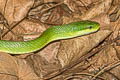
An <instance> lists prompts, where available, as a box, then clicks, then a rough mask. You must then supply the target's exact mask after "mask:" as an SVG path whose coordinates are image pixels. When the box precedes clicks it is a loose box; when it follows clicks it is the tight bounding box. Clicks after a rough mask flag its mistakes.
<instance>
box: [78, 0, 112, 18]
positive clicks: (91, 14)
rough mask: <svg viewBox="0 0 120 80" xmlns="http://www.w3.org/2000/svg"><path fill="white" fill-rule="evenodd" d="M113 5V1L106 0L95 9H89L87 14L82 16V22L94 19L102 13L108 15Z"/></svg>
mask: <svg viewBox="0 0 120 80" xmlns="http://www.w3.org/2000/svg"><path fill="white" fill-rule="evenodd" d="M111 3H112V0H104V1H102V2H101V3H99V4H97V5H95V6H94V7H93V8H91V9H89V10H88V11H87V12H86V13H84V14H83V15H82V16H80V18H81V19H82V20H87V19H91V18H94V17H96V16H98V15H100V14H102V13H106V12H107V11H108V10H109V8H110V5H111Z"/></svg>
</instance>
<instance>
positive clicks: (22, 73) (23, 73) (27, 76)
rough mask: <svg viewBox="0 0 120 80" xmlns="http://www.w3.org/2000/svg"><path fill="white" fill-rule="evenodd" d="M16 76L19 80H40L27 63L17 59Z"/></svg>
mask: <svg viewBox="0 0 120 80" xmlns="http://www.w3.org/2000/svg"><path fill="white" fill-rule="evenodd" d="M16 60H17V64H18V68H17V69H18V76H19V79H21V80H40V77H38V76H37V75H36V74H35V72H34V70H33V69H32V68H31V67H30V66H29V65H28V63H27V62H26V61H25V60H24V59H18V58H16Z"/></svg>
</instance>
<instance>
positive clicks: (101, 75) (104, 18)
mask: <svg viewBox="0 0 120 80" xmlns="http://www.w3.org/2000/svg"><path fill="white" fill-rule="evenodd" d="M119 2H120V1H119V0H64V1H63V0H46V1H43V0H9V1H8V0H1V1H0V4H2V5H0V13H1V16H2V17H0V23H1V24H0V25H1V26H0V33H1V34H0V35H1V39H2V40H13V41H27V40H32V39H35V38H37V37H38V36H40V35H41V33H42V32H43V31H45V30H46V29H47V28H48V27H52V26H53V25H61V24H66V23H70V22H75V21H80V20H93V21H97V22H99V23H100V25H101V26H100V30H99V31H98V32H96V33H94V34H90V35H86V36H82V37H77V38H74V39H68V40H60V41H55V42H52V43H50V44H49V45H48V46H46V47H45V48H43V49H42V50H39V51H37V52H36V53H30V54H24V55H10V54H6V53H2V52H1V53H0V65H1V66H0V79H1V80H6V79H8V80H17V79H22V80H48V79H49V80H70V79H71V80H74V79H78V80H80V79H81V80H84V79H88V80H91V79H92V80H94V79H97V80H106V79H107V80H113V79H117V80H119V79H120V77H119V74H120V72H119V70H120V67H119V64H120V60H119V59H120V51H119V50H120V47H119V45H120V44H119V36H120V35H119V30H120V28H119V26H120V18H119V16H120V6H119V5H120V3H119Z"/></svg>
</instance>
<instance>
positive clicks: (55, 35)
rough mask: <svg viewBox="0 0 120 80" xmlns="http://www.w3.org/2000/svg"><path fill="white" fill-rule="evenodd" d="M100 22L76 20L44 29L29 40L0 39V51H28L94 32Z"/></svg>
mask: <svg viewBox="0 0 120 80" xmlns="http://www.w3.org/2000/svg"><path fill="white" fill-rule="evenodd" d="M99 26H100V24H99V23H97V22H94V21H78V22H73V23H69V24H64V25H61V26H53V27H50V28H48V29H47V30H45V31H44V32H43V33H42V35H41V36H40V37H38V38H37V39H34V40H31V41H20V42H18V41H6V40H0V51H1V52H7V53H10V54H24V53H30V52H34V51H37V50H40V49H41V48H43V47H45V45H47V44H48V43H50V42H52V41H55V40H60V39H68V38H73V37H77V36H82V35H85V34H90V33H93V32H96V31H97V30H98V29H99Z"/></svg>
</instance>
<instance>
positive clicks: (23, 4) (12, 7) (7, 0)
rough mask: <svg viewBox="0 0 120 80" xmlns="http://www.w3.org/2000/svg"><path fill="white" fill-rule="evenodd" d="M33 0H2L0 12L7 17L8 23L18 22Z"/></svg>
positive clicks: (25, 13)
mask: <svg viewBox="0 0 120 80" xmlns="http://www.w3.org/2000/svg"><path fill="white" fill-rule="evenodd" d="M33 3H34V0H2V1H0V4H4V5H1V6H0V12H1V13H2V14H3V15H4V17H5V18H6V19H7V21H8V24H9V25H10V24H12V23H13V22H18V21H20V20H21V19H23V18H24V17H25V16H26V15H27V13H28V11H29V9H30V8H31V7H32V6H33Z"/></svg>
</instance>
